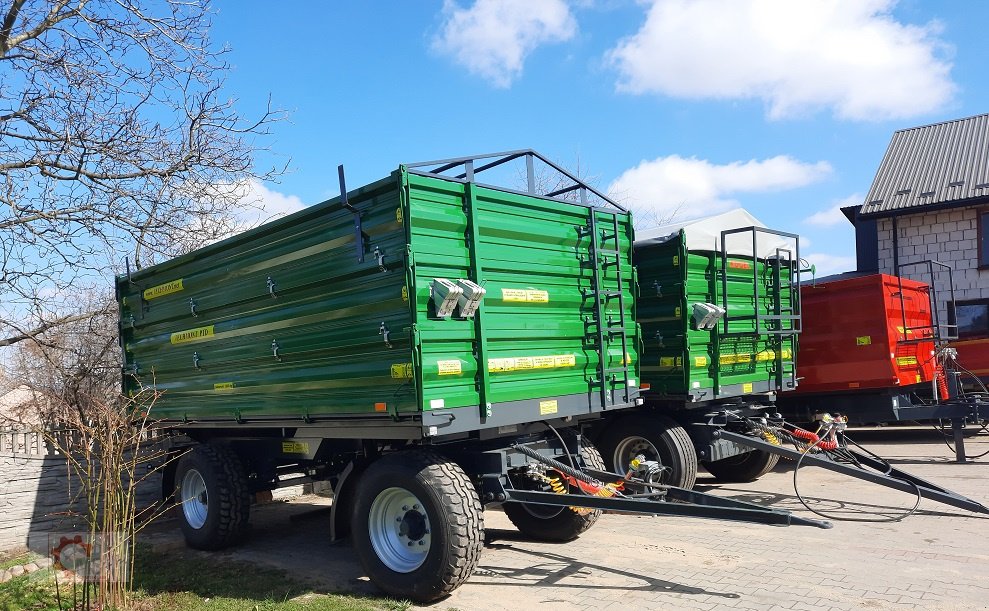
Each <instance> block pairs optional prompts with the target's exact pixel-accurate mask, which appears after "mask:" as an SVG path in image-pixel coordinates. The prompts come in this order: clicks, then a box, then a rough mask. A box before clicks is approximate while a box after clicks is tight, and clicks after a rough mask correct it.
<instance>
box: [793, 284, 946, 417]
mask: <svg viewBox="0 0 989 611" xmlns="http://www.w3.org/2000/svg"><path fill="white" fill-rule="evenodd" d="M800 300H801V310H802V314H803V332H802V334H801V336H800V348H799V350H798V351H797V379H798V384H797V388H796V390H795V391H794V392H789V393H783V394H781V395H780V396H779V397H777V408H778V409H779V411H780V413H782V414H783V415H784V416H785V417H787V418H788V419H791V420H794V421H796V422H811V421H814V420H817V417H818V415H820V414H824V413H830V414H842V415H844V416H846V417H847V418H848V421H849V422H851V423H855V424H872V423H877V422H896V421H898V420H918V419H929V418H935V419H936V418H938V417H939V416H938V415H936V413H937V412H935V411H931V410H929V409H927V408H928V406H930V405H933V404H935V403H938V400H937V399H946V398H947V397H948V393H947V385H946V383H945V379H944V376H943V374H942V375H940V376H939V377H940V378H941V379H940V380H938V382H937V384H938V391H937V395H938V396H937V398H935V392H934V388H935V376H937V375H938V374H937V367H938V361H937V359H936V358H935V351H936V347H937V346H936V340H937V332H936V331H937V329H936V326H937V325H936V322H935V320H934V318H935V317H934V315H933V313H932V304H933V300H932V298H931V290H930V285H929V284H927V283H924V282H917V281H915V280H909V279H907V278H897V277H896V276H889V275H886V274H858V273H850V274H841V275H839V276H835V277H832V278H825V279H821V280H818V281H817V282H814V283H810V284H805V285H803V286H801V290H800ZM918 408H919V409H918ZM928 412H930V413H928Z"/></svg>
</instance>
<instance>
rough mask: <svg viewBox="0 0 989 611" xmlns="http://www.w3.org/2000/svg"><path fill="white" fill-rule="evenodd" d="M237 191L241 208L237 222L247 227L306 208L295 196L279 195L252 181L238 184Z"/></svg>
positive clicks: (256, 181)
mask: <svg viewBox="0 0 989 611" xmlns="http://www.w3.org/2000/svg"><path fill="white" fill-rule="evenodd" d="M237 190H238V192H237V195H238V196H239V198H240V205H241V207H242V209H241V210H240V212H238V214H237V220H238V221H239V222H241V223H243V224H245V225H248V226H253V225H257V224H258V223H264V222H267V221H270V220H273V219H276V218H279V217H283V216H286V215H288V214H292V213H293V212H298V211H299V210H302V209H303V208H305V207H306V204H304V203H302V200H301V199H299V198H298V197H297V196H295V195H286V194H284V193H279V192H278V191H274V190H272V189H269V188H268V187H266V186H265V185H264V184H263V183H261V182H260V181H258V180H254V179H251V180H249V181H247V182H246V183H240V184H238V185H237Z"/></svg>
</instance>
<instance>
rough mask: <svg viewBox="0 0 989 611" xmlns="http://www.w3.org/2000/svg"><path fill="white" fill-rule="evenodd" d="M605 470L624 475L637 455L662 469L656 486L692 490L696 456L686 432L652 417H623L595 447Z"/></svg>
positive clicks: (606, 432)
mask: <svg viewBox="0 0 989 611" xmlns="http://www.w3.org/2000/svg"><path fill="white" fill-rule="evenodd" d="M598 445H599V446H600V447H601V453H602V454H603V455H604V458H605V463H606V464H607V466H608V469H609V470H611V471H613V472H614V473H619V474H624V473H625V472H626V471H628V465H629V463H630V462H631V461H632V459H633V458H635V457H636V456H637V455H639V454H641V455H643V456H645V457H646V460H656V461H659V463H660V464H661V465H662V466H663V467H664V471H663V474H662V475H661V476H660V479H659V482H658V483H662V484H668V485H670V486H676V487H678V488H686V489H688V490H689V489H691V488H693V487H694V483H695V482H696V481H697V452H696V451H695V450H694V444H693V442H691V441H690V436H689V435H687V431H686V429H684V428H683V427H682V426H680V425H679V424H677V423H676V422H674V421H673V420H671V419H670V418H667V417H666V416H658V415H656V414H652V413H644V414H638V415H634V416H626V417H625V418H622V419H621V420H619V421H618V422H616V423H614V424H613V425H611V426H610V427H609V428H608V429H606V430H605V431H604V434H603V435H602V436H601V439H600V442H599V444H598Z"/></svg>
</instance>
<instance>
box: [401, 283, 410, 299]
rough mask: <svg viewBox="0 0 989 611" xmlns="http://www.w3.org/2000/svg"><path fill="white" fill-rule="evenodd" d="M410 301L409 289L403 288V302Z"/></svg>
mask: <svg viewBox="0 0 989 611" xmlns="http://www.w3.org/2000/svg"><path fill="white" fill-rule="evenodd" d="M408 300H409V287H407V286H403V287H402V301H408Z"/></svg>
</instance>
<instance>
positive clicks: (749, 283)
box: [635, 230, 796, 403]
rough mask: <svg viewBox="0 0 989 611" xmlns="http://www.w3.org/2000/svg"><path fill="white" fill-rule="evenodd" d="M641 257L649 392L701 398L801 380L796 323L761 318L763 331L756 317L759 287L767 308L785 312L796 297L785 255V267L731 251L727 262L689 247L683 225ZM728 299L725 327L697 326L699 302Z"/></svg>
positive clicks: (766, 312) (641, 249) (786, 386)
mask: <svg viewBox="0 0 989 611" xmlns="http://www.w3.org/2000/svg"><path fill="white" fill-rule="evenodd" d="M635 260H636V265H637V267H638V270H639V278H640V282H641V285H642V288H641V295H640V297H639V306H638V307H639V323H640V324H641V325H642V337H643V351H642V381H643V382H644V383H647V384H649V385H650V386H651V390H650V392H649V394H648V395H647V400H650V399H652V400H657V399H659V400H663V399H670V400H676V401H686V402H688V403H690V402H702V401H710V400H715V399H726V398H730V397H738V396H743V395H750V394H753V393H760V392H767V391H773V392H780V391H784V390H791V389H793V388H794V387H795V358H796V336H795V335H794V334H792V332H793V331H794V330H795V325H794V323H793V322H792V321H782V322H780V321H776V320H770V321H763V322H762V324H761V328H760V329H759V330H758V332H757V330H756V320H755V312H756V309H755V308H756V299H757V294H758V304H759V311H760V312H761V314H762V315H763V316H773V315H776V316H779V315H780V314H781V313H783V314H784V315H786V313H788V312H790V311H791V310H792V307H793V306H794V305H795V304H794V303H793V302H794V301H795V300H796V298H795V295H796V291H794V290H791V284H790V281H791V280H792V268H790V269H789V270H788V266H787V265H786V263H784V264H783V266H782V269H780V266H778V265H777V264H776V263H775V261H774V260H766V259H758V260H755V261H753V259H752V258H751V257H745V256H734V255H729V256H728V262H727V265H724V263H723V261H722V255H721V253H719V252H715V251H704V250H691V251H688V249H687V247H686V236H685V234H684V231H683V230H681V231H680V234H679V237H678V238H675V239H671V240H668V241H667V242H665V243H661V244H647V245H642V246H640V245H636V247H635ZM753 265H755V272H756V273H755V276H756V278H757V279H758V280H756V279H755V278H754V277H753ZM722 270H724V272H725V276H726V279H727V282H723V281H722ZM725 285H727V294H728V299H727V300H725V299H724V296H723V295H724V288H723V287H724V286H725ZM757 291H758V293H757ZM726 301H727V314H726V315H725V319H727V321H728V322H727V332H726V323H725V322H724V320H722V321H721V322H720V323H719V324H718V325H717V326H716V327H715V328H714V329H712V330H701V329H698V328H697V325H696V321H695V320H694V319H693V316H692V313H693V307H694V304H695V303H711V304H714V305H719V306H720V305H724V304H725V302H726ZM769 331H777V333H771V332H769ZM779 331H782V332H783V333H779Z"/></svg>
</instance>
